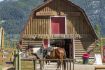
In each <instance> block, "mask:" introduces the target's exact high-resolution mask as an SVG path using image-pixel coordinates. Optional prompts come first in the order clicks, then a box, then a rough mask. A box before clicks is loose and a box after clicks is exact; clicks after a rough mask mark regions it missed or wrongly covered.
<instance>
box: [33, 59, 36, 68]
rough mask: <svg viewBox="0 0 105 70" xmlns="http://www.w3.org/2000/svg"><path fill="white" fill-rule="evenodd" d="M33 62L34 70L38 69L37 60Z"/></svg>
mask: <svg viewBox="0 0 105 70" xmlns="http://www.w3.org/2000/svg"><path fill="white" fill-rule="evenodd" d="M33 64H34V70H36V60H35V59H34V60H33Z"/></svg>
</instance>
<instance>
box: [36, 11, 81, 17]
mask: <svg viewBox="0 0 105 70" xmlns="http://www.w3.org/2000/svg"><path fill="white" fill-rule="evenodd" d="M66 14H68V15H70V16H80V15H81V12H64V13H63V14H62V15H66ZM53 15H57V12H55V11H45V12H37V13H36V16H53Z"/></svg>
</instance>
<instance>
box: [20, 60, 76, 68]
mask: <svg viewBox="0 0 105 70" xmlns="http://www.w3.org/2000/svg"><path fill="white" fill-rule="evenodd" d="M49 61H50V63H48V64H46V62H49ZM59 61H64V62H65V64H66V66H65V68H64V63H61V65H60V67H59V68H58V70H74V62H75V60H74V59H62V60H61V59H21V70H57V65H58V64H59Z"/></svg>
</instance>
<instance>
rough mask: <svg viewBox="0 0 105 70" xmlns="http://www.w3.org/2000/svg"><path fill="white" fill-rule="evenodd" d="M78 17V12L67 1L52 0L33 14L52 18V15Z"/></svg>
mask: <svg viewBox="0 0 105 70" xmlns="http://www.w3.org/2000/svg"><path fill="white" fill-rule="evenodd" d="M59 13H60V14H61V15H68V14H70V15H71V16H76V15H77V16H79V15H80V13H81V12H80V10H79V9H78V8H77V7H75V6H74V5H73V4H72V3H69V1H67V0H62V1H61V0H52V1H51V2H50V3H47V4H45V5H44V6H42V7H40V8H39V9H37V10H36V11H35V12H34V14H35V15H36V16H54V15H59Z"/></svg>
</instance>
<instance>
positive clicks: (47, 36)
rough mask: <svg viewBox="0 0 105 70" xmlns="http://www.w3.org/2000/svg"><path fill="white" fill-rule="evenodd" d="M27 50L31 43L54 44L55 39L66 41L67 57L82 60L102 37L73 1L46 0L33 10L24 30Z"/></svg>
mask: <svg viewBox="0 0 105 70" xmlns="http://www.w3.org/2000/svg"><path fill="white" fill-rule="evenodd" d="M20 39H21V40H22V44H23V50H24V49H25V48H26V47H27V45H28V44H31V45H35V46H36V45H37V46H38V45H43V46H44V48H47V47H49V46H51V43H52V42H53V41H64V42H65V46H64V48H65V50H66V54H67V58H74V59H81V57H82V54H83V53H85V52H87V51H92V53H91V57H92V56H93V54H94V52H93V48H94V47H95V42H96V40H97V39H98V37H97V35H96V33H95V31H94V29H93V27H92V25H91V23H90V22H89V19H88V17H87V16H86V13H85V12H84V10H83V9H82V8H80V7H79V6H77V5H75V4H74V3H72V2H71V1H69V0H44V3H43V4H42V5H40V6H38V7H37V8H35V9H33V10H32V12H31V13H30V16H29V19H28V21H27V24H26V25H25V26H24V30H23V31H22V32H21V38H20Z"/></svg>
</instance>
